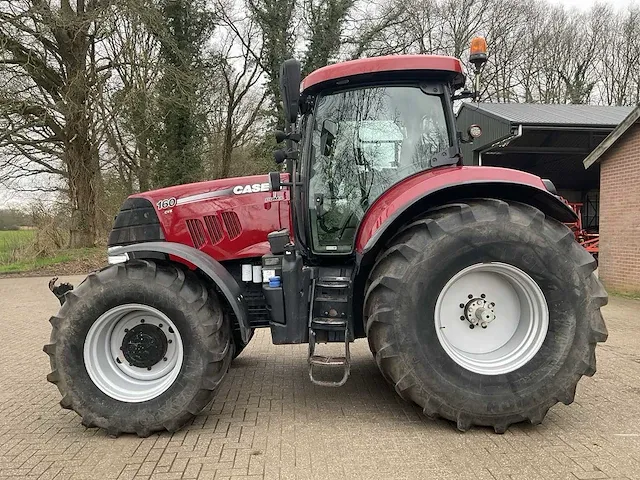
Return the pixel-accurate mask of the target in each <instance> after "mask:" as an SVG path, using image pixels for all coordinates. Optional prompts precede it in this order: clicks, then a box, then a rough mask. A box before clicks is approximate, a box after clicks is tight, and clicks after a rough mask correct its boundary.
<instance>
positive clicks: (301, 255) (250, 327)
mask: <svg viewBox="0 0 640 480" xmlns="http://www.w3.org/2000/svg"><path fill="white" fill-rule="evenodd" d="M485 46H486V44H484V41H482V40H479V41H475V42H474V43H472V55H471V61H472V63H474V64H475V65H476V69H477V70H479V69H480V68H481V66H482V65H483V63H484V61H485V60H486V50H484V48H483V47H485ZM280 73H281V75H280V84H281V91H282V98H283V103H284V112H285V116H286V126H285V129H284V131H281V132H277V138H278V141H281V142H286V146H285V147H284V148H283V149H282V150H279V151H277V152H276V155H275V156H276V160H277V161H278V162H280V163H283V165H282V168H281V171H279V172H274V173H271V174H269V175H268V176H267V175H259V176H251V177H241V178H227V179H221V180H213V181H205V182H201V183H195V184H190V185H180V186H175V187H170V188H163V189H160V190H155V191H151V192H145V193H140V194H136V195H132V196H131V197H129V198H128V199H127V200H126V201H125V202H124V204H123V205H122V208H121V210H120V212H119V213H118V215H117V217H116V219H115V223H114V226H113V230H112V231H111V233H110V235H109V240H108V244H109V249H108V255H109V263H110V265H109V266H107V267H106V268H103V269H102V270H100V271H97V272H94V273H91V274H90V275H89V276H88V277H87V278H86V279H85V280H84V281H83V282H82V283H81V284H80V285H79V286H77V287H76V288H75V289H72V290H70V291H67V292H66V293H64V294H63V295H60V301H61V303H62V306H61V308H60V311H59V312H58V313H57V314H56V315H55V316H53V317H51V320H50V322H51V324H52V327H53V329H52V333H51V340H50V343H49V344H48V345H46V346H45V347H44V350H45V352H46V353H47V354H48V355H49V357H50V363H51V368H52V371H51V373H50V374H49V375H48V380H49V381H50V382H52V383H54V384H56V385H57V387H58V389H59V390H60V393H61V394H62V401H61V402H60V403H61V405H62V407H64V408H67V409H73V410H75V411H76V412H77V413H78V414H79V415H80V416H81V417H82V423H83V424H84V425H85V426H87V427H101V428H104V429H106V430H107V432H108V433H109V434H111V435H118V434H120V433H123V432H131V433H136V434H138V435H140V436H147V435H149V434H151V433H152V432H154V431H159V430H165V429H166V430H169V431H175V430H177V429H179V428H180V427H181V426H182V425H184V424H185V422H187V421H188V420H189V419H191V418H192V417H193V416H194V415H196V414H198V412H199V411H200V410H201V409H202V408H203V407H205V405H207V403H208V402H209V401H211V399H212V398H213V397H214V395H215V392H216V389H217V388H218V386H219V385H220V382H222V380H223V379H224V377H225V374H226V373H227V371H228V369H229V367H230V365H231V364H232V361H233V359H234V358H235V357H236V356H237V355H239V354H240V353H241V352H242V350H243V349H244V348H245V347H246V345H247V344H248V342H249V341H250V340H251V338H252V336H253V333H254V331H255V329H257V328H267V329H269V330H270V333H271V338H272V341H273V343H274V344H298V343H307V344H308V345H309V356H308V363H309V376H310V381H312V382H315V383H317V384H320V385H327V386H340V385H342V384H344V383H345V381H346V380H347V378H348V376H349V370H350V357H349V346H350V343H351V342H352V341H354V340H355V339H358V338H367V340H368V342H369V346H370V348H371V352H372V354H373V357H374V359H375V362H376V363H377V365H378V367H379V369H380V371H381V373H382V375H383V376H384V378H385V379H386V380H387V381H388V382H389V383H390V384H391V385H392V386H393V387H394V388H395V390H396V391H397V392H398V394H399V395H400V396H401V397H402V398H404V399H407V400H410V401H413V402H415V403H416V404H418V405H419V406H420V407H421V408H422V409H423V411H424V413H425V414H426V415H428V416H430V417H437V416H439V417H444V418H446V419H449V420H452V421H454V422H456V424H457V427H458V428H459V429H460V430H463V431H464V430H467V429H469V428H470V427H472V426H473V425H484V426H489V427H492V428H494V429H495V431H496V432H504V431H505V430H506V429H507V428H508V427H509V425H511V424H513V423H516V422H522V421H527V422H531V423H534V424H537V423H540V422H541V421H542V420H543V418H544V416H545V414H546V413H547V411H548V410H549V408H550V407H551V406H553V405H554V404H556V403H557V402H562V403H565V404H570V403H571V402H572V401H573V399H574V394H575V389H576V384H577V383H578V380H579V379H580V378H581V377H582V376H583V375H593V374H594V372H595V369H596V364H595V347H596V344H597V342H603V341H605V340H606V338H607V331H606V327H605V325H604V322H603V319H602V315H601V313H600V307H602V306H603V305H605V304H606V302H607V295H606V293H605V291H604V289H603V288H602V286H601V284H600V283H599V282H598V279H597V278H596V276H595V275H594V270H595V268H596V265H595V261H594V259H593V257H592V256H591V255H590V254H589V253H587V251H585V249H583V248H581V247H580V244H579V243H578V242H576V240H575V236H574V234H573V233H572V231H571V230H570V229H569V228H567V226H566V225H564V224H565V223H573V222H576V221H577V217H576V215H575V213H574V211H573V210H572V209H571V208H569V207H568V206H567V205H566V204H565V203H564V202H563V201H562V200H561V199H560V198H559V197H558V196H556V195H555V194H554V193H555V189H554V187H553V185H552V184H551V183H550V182H548V181H545V180H542V179H540V178H538V177H536V176H533V175H530V174H527V173H524V172H520V171H515V170H509V169H503V168H490V167H480V166H478V167H464V166H462V162H461V153H460V143H461V142H463V141H469V135H468V134H466V133H465V134H462V133H460V132H457V131H456V127H455V122H454V112H453V107H452V105H453V101H454V100H455V99H459V98H462V97H465V96H467V97H468V96H472V95H473V94H472V93H471V92H469V91H462V92H461V93H460V92H459V91H460V90H461V89H462V88H463V86H464V84H465V76H464V74H463V68H462V64H461V62H460V61H459V60H458V59H455V58H451V57H442V56H429V55H409V56H389V57H379V58H367V59H361V60H354V61H350V62H345V63H338V64H335V65H331V66H327V67H324V68H321V69H319V70H317V71H314V72H313V73H311V74H310V75H308V76H307V77H306V78H304V79H303V80H302V81H301V74H300V64H299V63H298V62H297V61H295V60H287V61H286V62H284V64H283V65H282V68H281V72H280ZM476 73H477V72H476ZM457 92H458V93H457ZM475 134H477V130H476V132H475V133H474V132H473V131H470V135H471V136H473V135H475ZM58 288H59V287H58ZM68 288H71V287H68ZM326 342H337V344H338V345H342V346H343V348H344V353H343V354H341V355H339V356H328V355H322V354H321V350H323V349H326V348H327V347H326V346H323V345H320V344H323V343H326Z"/></svg>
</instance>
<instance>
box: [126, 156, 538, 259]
mask: <svg viewBox="0 0 640 480" xmlns="http://www.w3.org/2000/svg"><path fill="white" fill-rule="evenodd" d="M283 179H284V177H283ZM483 181H493V182H514V183H520V184H525V185H529V186H532V187H535V188H538V189H541V190H546V189H545V187H544V184H543V183H542V180H541V179H540V178H538V177H536V176H534V175H530V174H528V173H525V172H520V171H518V170H510V169H506V168H496V167H441V168H437V169H433V170H428V171H425V172H422V173H418V174H416V175H413V176H411V177H409V178H406V179H405V180H403V181H401V182H399V183H398V184H396V185H394V186H392V187H391V188H390V189H389V190H387V191H386V192H385V193H384V194H383V195H381V196H380V197H379V198H378V199H377V200H376V201H375V202H374V203H373V205H372V206H371V208H370V209H369V210H368V211H367V213H366V215H365V217H364V218H363V220H362V222H361V225H360V228H359V231H358V235H357V237H356V245H355V249H356V251H357V252H362V251H363V249H364V247H365V245H366V244H367V242H368V241H369V239H371V237H372V236H373V235H374V234H375V233H376V231H377V230H378V229H379V228H380V226H382V225H383V224H384V222H385V221H386V220H387V219H389V218H390V217H392V216H393V215H394V214H395V213H396V212H397V211H398V210H400V209H402V208H403V207H404V206H405V205H407V204H408V203H410V202H412V201H413V200H414V199H416V198H418V197H421V196H423V195H425V194H427V193H429V192H433V191H437V190H440V189H443V188H447V187H450V186H455V185H460V184H468V183H474V182H483ZM267 182H268V177H267V176H266V175H256V176H251V177H237V178H227V179H223V180H212V181H208V182H201V183H193V184H188V185H180V186H176V187H169V188H163V189H160V190H154V191H151V192H145V193H141V194H137V195H134V197H142V198H146V199H148V200H150V201H151V202H152V203H153V205H154V206H155V207H156V211H157V213H158V218H159V219H160V224H161V225H162V230H163V232H164V236H165V239H166V240H167V241H170V242H177V243H182V244H185V245H189V246H194V247H196V248H199V249H200V250H202V251H203V252H205V253H206V254H208V255H209V256H211V257H213V258H215V259H216V260H218V261H224V260H233V259H240V258H250V257H260V256H262V255H264V254H267V253H269V244H268V242H267V234H268V233H270V232H272V231H275V230H279V229H281V228H289V231H291V232H293V227H292V224H291V218H290V208H289V201H290V198H289V191H288V190H282V191H279V192H270V191H258V192H251V193H242V190H247V186H248V187H249V190H250V189H251V188H252V187H253V188H263V189H264V188H265V184H267ZM255 186H258V187H255ZM234 189H235V191H234ZM172 199H175V200H172ZM163 202H164V205H163ZM174 203H175V206H167V205H173V204H174ZM163 206H164V207H165V208H162V207H163Z"/></svg>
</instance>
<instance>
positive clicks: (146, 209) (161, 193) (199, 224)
mask: <svg viewBox="0 0 640 480" xmlns="http://www.w3.org/2000/svg"><path fill="white" fill-rule="evenodd" d="M141 222H142V223H144V224H145V225H146V224H151V223H153V224H155V225H158V224H159V226H160V229H161V231H160V232H155V231H154V232H153V236H154V238H151V237H150V236H149V235H150V234H149V233H147V232H149V231H150V228H149V227H148V226H145V227H144V231H143V229H142V227H141V226H140V225H139V224H140V223H141ZM288 226H289V192H288V190H283V191H279V192H271V191H270V190H269V177H268V175H252V176H247V177H235V178H224V179H220V180H210V181H206V182H199V183H191V184H187V185H177V186H175V187H167V188H161V189H158V190H151V191H148V192H143V193H139V194H135V195H132V196H131V197H129V199H128V200H127V201H126V202H125V203H124V205H123V207H122V209H121V211H120V213H119V214H118V217H116V223H115V225H114V230H113V231H112V234H111V236H110V245H123V244H129V243H138V242H140V241H156V240H160V239H164V240H166V241H169V242H177V243H182V244H184V245H189V246H193V247H195V248H197V249H199V250H202V251H204V252H205V253H207V254H208V255H210V256H211V257H213V258H215V259H216V260H218V261H226V260H234V259H240V258H247V257H259V256H261V255H264V254H265V253H269V244H268V241H267V234H269V233H270V232H272V231H275V230H280V229H281V228H286V227H288ZM154 228H155V227H154ZM147 237H148V238H147Z"/></svg>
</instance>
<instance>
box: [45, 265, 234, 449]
mask: <svg viewBox="0 0 640 480" xmlns="http://www.w3.org/2000/svg"><path fill="white" fill-rule="evenodd" d="M50 321H51V324H52V326H53V330H52V333H51V343H50V344H48V345H46V346H45V347H44V350H45V352H46V353H47V354H49V357H50V363H51V369H52V371H51V373H50V374H49V375H48V376H47V379H48V380H49V381H50V382H52V383H54V384H56V386H57V387H58V389H59V390H60V393H61V394H62V397H63V398H62V401H61V402H60V404H61V406H62V407H64V408H68V409H73V410H75V411H76V412H77V413H78V414H79V415H80V416H81V417H82V423H83V425H85V426H87V427H101V428H104V429H106V430H107V432H108V433H109V434H111V435H119V434H120V433H123V432H128V433H136V434H138V435H139V436H142V437H146V436H148V435H150V434H151V433H153V432H155V431H159V430H169V431H175V430H177V429H179V428H180V427H181V426H182V425H184V424H185V423H186V422H187V421H188V420H189V419H191V418H192V417H193V416H194V415H196V414H197V413H198V412H200V410H202V408H204V407H205V406H206V405H207V403H209V401H210V400H211V399H212V397H213V395H214V393H215V390H216V388H217V387H218V385H219V384H220V382H221V381H222V379H223V378H224V376H225V374H226V372H227V370H228V368H229V364H230V362H231V358H232V355H233V350H234V349H233V345H232V340H231V328H230V325H229V321H228V319H225V317H224V315H223V314H222V310H221V308H220V305H219V303H218V300H217V298H216V297H215V296H214V295H213V294H212V293H210V292H209V290H208V289H207V287H206V285H204V284H203V283H202V282H201V281H200V280H199V279H198V278H197V277H196V275H195V274H193V273H192V272H190V271H187V270H183V269H181V268H179V267H177V266H175V265H165V264H157V263H155V262H152V261H141V260H134V261H131V262H127V263H125V264H119V265H113V266H110V267H107V268H105V269H103V270H101V271H99V272H97V273H94V274H91V275H89V276H88V277H87V279H86V280H85V281H84V282H82V284H80V285H79V286H78V288H76V289H74V290H73V291H71V292H69V293H67V295H66V301H65V303H64V305H63V306H62V308H61V309H60V312H59V313H58V315H56V316H54V317H52V318H51V320H50Z"/></svg>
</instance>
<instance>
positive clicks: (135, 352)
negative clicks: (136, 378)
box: [120, 323, 168, 368]
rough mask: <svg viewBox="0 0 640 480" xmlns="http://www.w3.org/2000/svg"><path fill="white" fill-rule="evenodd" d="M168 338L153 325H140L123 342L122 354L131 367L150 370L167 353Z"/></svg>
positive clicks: (129, 332)
mask: <svg viewBox="0 0 640 480" xmlns="http://www.w3.org/2000/svg"><path fill="white" fill-rule="evenodd" d="M167 346H168V343H167V336H166V335H165V334H164V332H163V331H162V330H161V329H160V328H158V327H157V326H155V325H152V324H148V323H147V324H144V323H143V324H140V325H137V326H135V327H133V328H132V329H131V330H129V331H128V332H127V334H126V335H125V336H124V339H123V340H122V346H121V347H120V348H121V350H122V354H123V355H124V358H125V359H126V360H127V361H128V362H129V364H130V365H132V366H134V367H139V368H150V367H153V366H154V365H155V364H156V363H158V362H160V361H161V360H162V359H163V358H164V356H165V354H166V353H167Z"/></svg>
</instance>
